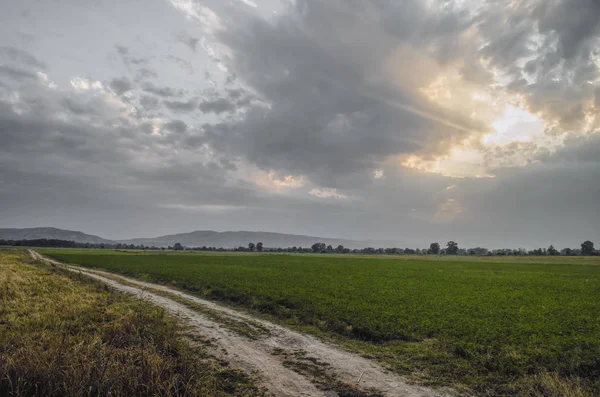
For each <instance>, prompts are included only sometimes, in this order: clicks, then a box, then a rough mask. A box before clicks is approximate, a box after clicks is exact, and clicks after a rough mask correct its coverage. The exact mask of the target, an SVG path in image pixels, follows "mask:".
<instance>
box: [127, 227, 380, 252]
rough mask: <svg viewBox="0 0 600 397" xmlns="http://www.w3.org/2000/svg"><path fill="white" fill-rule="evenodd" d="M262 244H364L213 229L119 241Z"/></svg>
mask: <svg viewBox="0 0 600 397" xmlns="http://www.w3.org/2000/svg"><path fill="white" fill-rule="evenodd" d="M259 241H260V242H262V243H263V245H264V246H265V247H267V248H278V247H282V248H287V247H293V246H296V247H304V248H309V247H310V246H311V245H313V244H314V243H317V242H321V243H325V244H327V245H332V246H334V247H337V246H338V245H340V244H341V245H343V246H344V247H347V248H364V247H366V246H368V243H367V242H362V241H353V240H344V239H336V238H323V237H314V236H303V235H296V234H283V233H269V232H247V231H239V232H216V231H213V230H197V231H195V232H190V233H179V234H171V235H167V236H160V237H154V238H137V239H132V240H121V241H120V242H122V243H126V244H135V245H140V244H143V245H147V246H156V247H167V246H169V245H173V244H175V243H181V244H182V245H183V246H186V247H202V246H207V247H223V248H235V247H240V246H241V247H247V246H248V243H257V242H259Z"/></svg>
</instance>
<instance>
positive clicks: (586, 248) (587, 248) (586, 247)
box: [581, 240, 594, 255]
mask: <svg viewBox="0 0 600 397" xmlns="http://www.w3.org/2000/svg"><path fill="white" fill-rule="evenodd" d="M581 255H594V243H592V242H591V241H590V240H587V241H584V242H583V243H582V244H581Z"/></svg>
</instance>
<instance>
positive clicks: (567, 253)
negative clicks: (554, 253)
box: [560, 248, 573, 256]
mask: <svg viewBox="0 0 600 397" xmlns="http://www.w3.org/2000/svg"><path fill="white" fill-rule="evenodd" d="M560 253H561V254H562V255H564V256H571V255H573V250H572V249H571V248H563V249H562V251H561V252H560Z"/></svg>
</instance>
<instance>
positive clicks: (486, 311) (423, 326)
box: [42, 249, 600, 397]
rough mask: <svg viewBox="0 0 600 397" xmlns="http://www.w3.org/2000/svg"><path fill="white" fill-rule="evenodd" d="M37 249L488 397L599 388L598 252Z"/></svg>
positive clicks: (577, 393) (599, 390)
mask: <svg viewBox="0 0 600 397" xmlns="http://www.w3.org/2000/svg"><path fill="white" fill-rule="evenodd" d="M42 252H43V253H46V254H49V255H50V256H52V257H54V258H56V259H58V260H62V261H65V262H67V263H74V264H81V265H84V266H88V267H92V268H101V269H105V270H108V271H113V272H117V273H122V274H125V275H129V276H133V277H138V278H141V279H144V280H151V281H155V282H159V283H163V284H168V285H171V286H175V287H178V288H181V289H185V290H188V291H192V292H194V293H196V294H198V295H200V296H204V297H208V298H210V299H213V300H221V301H224V302H228V303H229V304H233V305H238V306H242V307H245V308H248V309H250V310H253V311H255V312H258V313H262V314H263V315H265V316H268V317H269V318H272V319H277V320H278V321H280V322H282V323H284V324H287V325H290V326H293V327H297V328H301V329H303V330H305V331H309V332H313V333H317V334H320V335H321V336H324V337H326V338H331V339H333V340H335V341H336V342H338V343H341V344H343V345H345V346H347V347H350V348H352V349H354V350H357V351H359V352H361V353H363V354H365V355H367V356H369V357H372V358H376V359H378V360H380V361H382V362H383V363H385V364H386V365H387V366H388V367H390V368H391V369H393V370H394V371H396V372H398V373H401V374H406V375H409V376H410V377H411V378H412V379H413V380H415V381H418V382H420V383H424V384H429V385H452V386H454V387H455V388H457V389H458V390H463V391H472V392H474V393H476V394H479V395H484V396H508V395H521V396H552V397H554V396H597V395H600V310H599V306H600V305H599V304H598V302H599V301H600V266H598V265H599V264H600V261H599V259H598V257H588V258H583V257H570V258H568V259H567V258H557V257H552V258H550V257H544V258H519V260H520V263H513V262H508V261H506V262H502V261H500V259H501V258H497V257H495V258H493V259H494V261H487V258H478V259H476V258H466V259H467V260H465V261H460V260H459V259H458V258H457V257H452V259H448V260H447V259H446V258H448V257H427V258H419V257H406V258H405V257H397V258H393V259H390V258H389V257H385V258H381V257H377V256H372V257H360V256H341V255H340V256H335V255H333V256H332V255H322V256H320V255H289V254H288V255H275V254H263V255H239V254H237V255H236V254H216V253H215V254H208V253H202V254H197V255H196V254H191V253H181V254H175V253H172V254H164V253H154V254H152V253H144V254H139V253H125V252H114V251H106V250H57V249H54V250H46V251H43V250H42ZM507 259H508V258H507ZM513 259H516V258H510V260H513ZM558 259H563V261H562V263H559V262H557V260H558ZM528 260H529V262H530V263H528ZM594 261H595V262H594ZM567 263H568V264H567Z"/></svg>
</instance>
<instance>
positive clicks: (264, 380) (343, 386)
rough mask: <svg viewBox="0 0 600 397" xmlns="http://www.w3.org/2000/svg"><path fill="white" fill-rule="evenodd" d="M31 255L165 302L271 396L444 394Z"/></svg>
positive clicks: (160, 293)
mask: <svg viewBox="0 0 600 397" xmlns="http://www.w3.org/2000/svg"><path fill="white" fill-rule="evenodd" d="M29 252H30V254H31V256H32V257H33V258H34V259H36V260H41V261H44V262H47V263H52V264H54V265H56V266H61V267H64V268H65V269H67V270H69V271H72V272H77V273H81V274H84V275H87V276H89V277H91V278H94V279H96V280H100V281H102V282H104V283H106V284H108V285H109V286H111V287H112V288H114V289H116V290H118V291H121V292H128V293H131V294H134V295H136V296H139V297H140V298H142V299H144V300H147V301H149V302H152V303H154V304H156V305H158V306H161V307H163V308H165V309H166V310H167V311H169V312H170V313H172V314H175V315H176V316H178V317H179V318H181V319H183V321H184V322H185V324H186V325H187V326H188V328H189V331H188V332H190V333H191V334H193V335H194V336H195V337H197V338H203V339H205V340H206V339H208V340H209V341H210V343H211V346H212V352H211V353H213V354H214V355H215V356H217V357H218V358H220V359H223V360H225V361H227V362H228V363H229V364H230V365H232V366H234V367H236V368H239V369H241V370H243V371H245V372H247V373H249V374H251V375H253V376H256V377H257V378H258V379H259V381H260V383H261V384H262V385H263V386H264V387H265V388H266V389H267V390H268V391H269V392H271V393H272V394H273V395H275V396H290V397H292V396H337V395H354V396H368V395H383V396H398V397H401V396H402V397H447V396H451V395H454V393H450V392H449V391H440V390H433V389H428V388H425V387H420V386H414V385H409V384H408V383H407V382H406V380H404V379H403V378H402V377H400V376H398V375H396V374H393V373H391V372H389V371H387V370H385V369H384V368H382V367H381V366H380V365H378V364H377V363H375V362H373V361H370V360H368V359H365V358H363V357H361V356H359V355H356V354H353V353H350V352H347V351H345V350H343V349H341V348H339V347H336V346H334V345H331V344H329V343H325V342H322V341H320V340H318V339H317V338H315V337H313V336H310V335H305V334H301V333H298V332H295V331H292V330H289V329H287V328H284V327H281V326H279V325H276V324H273V323H270V322H267V321H264V320H261V319H257V318H254V317H252V316H249V315H247V314H244V313H240V312H238V311H235V310H233V309H231V308H228V307H224V306H221V305H219V304H216V303H214V302H211V301H207V300H204V299H201V298H198V297H195V296H192V295H188V294H186V293H183V292H181V291H177V290H174V289H171V288H168V287H165V286H162V285H157V284H151V283H146V282H142V281H138V280H134V279H130V278H125V277H122V276H118V275H115V274H112V273H105V272H101V271H96V270H90V269H85V268H81V267H75V266H70V265H65V264H63V263H60V262H57V261H55V260H52V259H49V258H46V257H43V256H42V255H40V254H38V253H37V252H35V251H33V250H30V251H29Z"/></svg>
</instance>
